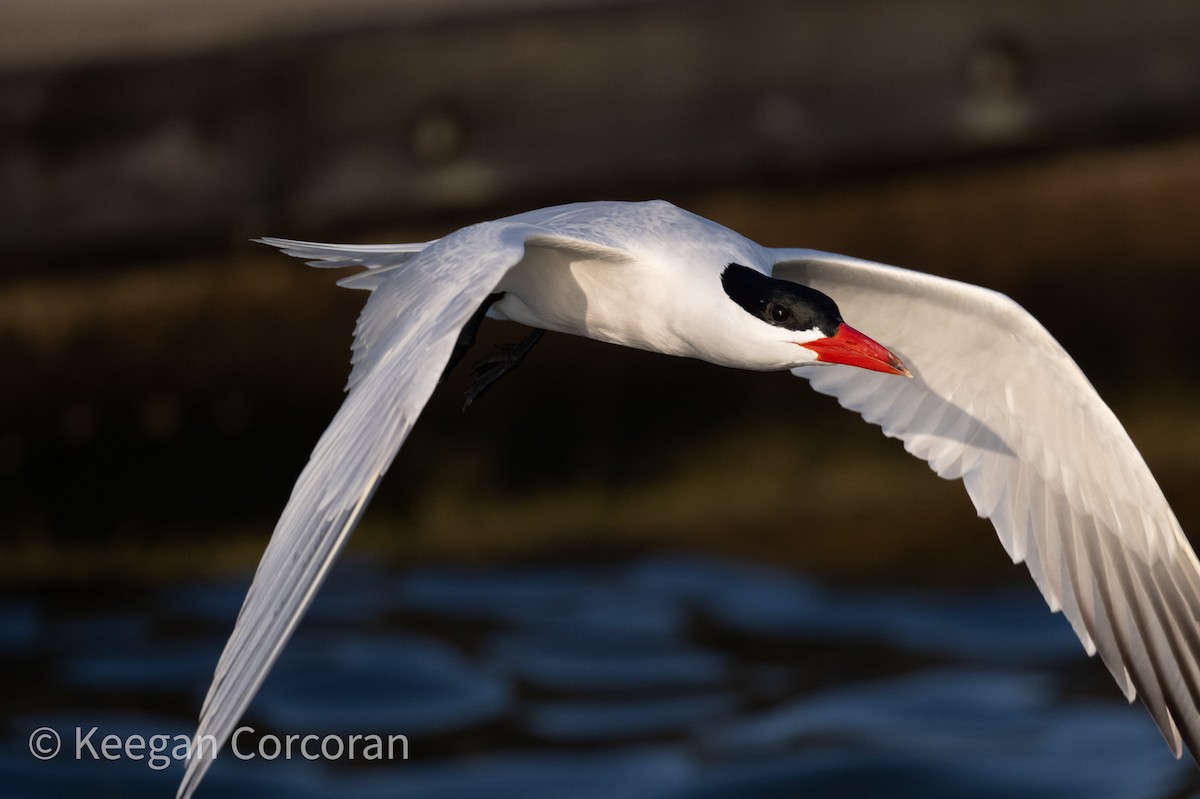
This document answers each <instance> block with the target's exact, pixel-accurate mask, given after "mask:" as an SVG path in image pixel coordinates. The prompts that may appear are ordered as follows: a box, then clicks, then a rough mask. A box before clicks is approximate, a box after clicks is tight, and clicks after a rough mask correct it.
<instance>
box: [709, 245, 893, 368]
mask: <svg viewBox="0 0 1200 799" xmlns="http://www.w3.org/2000/svg"><path fill="white" fill-rule="evenodd" d="M721 286H722V288H724V289H725V293H726V294H727V295H729V298H730V299H731V300H733V301H734V302H735V303H737V305H738V306H740V307H741V309H742V310H743V311H745V312H746V313H748V314H749V315H750V316H752V317H754V318H755V319H757V320H759V321H761V322H763V323H764V324H765V325H767V326H769V328H767V327H764V328H759V329H757V332H758V333H760V334H761V335H763V336H765V337H766V338H768V339H769V340H770V341H772V342H775V341H778V342H781V343H784V344H787V345H792V346H795V347H796V349H795V351H794V352H793V351H791V350H788V351H786V352H787V353H788V356H785V357H789V359H790V361H791V362H790V363H789V364H788V365H789V367H791V366H803V365H805V364H812V363H841V364H847V365H849V366H857V367H859V368H862V369H869V370H871V371H875V372H885V373H887V374H894V375H904V376H906V377H912V374H911V373H910V372H909V371H908V369H907V368H905V366H904V364H903V363H902V362H901V361H900V359H899V358H897V357H896V356H895V355H893V354H892V353H891V352H889V351H888V350H887V348H885V347H884V346H883V345H881V344H879V343H878V342H876V341H875V340H873V339H871V338H869V337H867V336H865V335H863V334H862V333H860V332H858V331H857V330H855V329H854V328H852V327H850V325H848V324H846V323H845V322H844V321H843V320H842V314H841V312H840V311H839V310H838V307H837V304H836V303H835V302H834V301H833V299H832V298H830V297H829V296H828V295H826V294H822V293H821V292H819V291H817V290H816V289H813V288H809V287H808V286H804V285H801V284H799V283H793V282H791V281H788V280H777V279H775V278H772V277H768V276H766V275H764V274H763V273H762V272H759V271H757V270H755V269H751V268H750V267H747V266H742V265H740V264H730V265H729V266H727V267H726V268H725V271H724V272H723V273H722V274H721Z"/></svg>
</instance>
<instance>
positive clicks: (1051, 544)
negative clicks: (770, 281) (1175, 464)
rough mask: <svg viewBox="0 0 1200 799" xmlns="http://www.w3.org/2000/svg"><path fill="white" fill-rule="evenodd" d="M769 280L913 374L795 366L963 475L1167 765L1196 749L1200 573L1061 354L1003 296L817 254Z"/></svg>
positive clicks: (786, 264)
mask: <svg viewBox="0 0 1200 799" xmlns="http://www.w3.org/2000/svg"><path fill="white" fill-rule="evenodd" d="M772 254H773V255H774V257H775V259H776V264H775V267H774V274H775V276H776V277H778V278H781V279H785V280H794V281H797V282H800V283H804V284H806V285H809V286H812V287H813V288H816V289H818V290H820V291H823V292H825V293H826V294H828V295H829V296H831V297H832V298H833V299H834V301H835V302H837V303H838V306H839V308H840V309H841V311H842V315H843V317H844V318H845V319H846V321H847V322H848V323H849V324H850V325H851V326H853V327H856V328H858V329H859V330H862V331H863V332H864V333H866V334H867V335H868V336H871V337H872V338H875V339H876V340H878V341H879V342H880V343H881V344H883V345H884V346H885V347H888V348H889V349H891V350H893V351H894V352H895V353H896V354H897V355H899V356H900V358H901V360H903V361H904V363H905V365H906V366H908V368H909V369H910V370H911V371H912V373H913V375H914V379H912V380H907V379H904V378H898V377H894V376H888V375H883V374H879V373H876V372H867V371H863V370H861V369H854V368H851V367H844V366H817V367H801V368H799V369H795V370H793V371H794V373H795V374H797V375H799V376H801V377H805V378H807V379H808V380H809V381H810V383H811V384H812V386H813V388H815V389H816V390H817V391H820V392H822V393H824V394H830V395H832V396H834V397H837V399H838V401H839V402H840V403H841V404H842V405H843V406H844V407H846V408H849V409H851V410H854V411H857V412H859V413H861V414H862V416H863V418H864V419H866V420H867V421H868V422H871V423H873V424H877V425H879V426H880V427H882V428H883V432H884V433H885V434H886V435H888V436H892V437H895V438H899V439H901V440H903V442H904V446H905V449H907V450H908V451H909V452H910V453H912V454H913V455H916V456H917V457H919V458H922V459H924V460H926V461H928V462H929V464H930V466H931V467H932V468H933V470H934V471H935V472H937V473H938V475H939V476H941V477H944V478H947V479H952V478H962V480H963V482H964V483H965V484H966V488H967V492H968V493H969V494H970V496H971V500H972V501H973V502H974V503H975V508H976V510H977V511H978V512H979V515H980V516H981V517H987V518H990V519H991V520H992V523H993V524H994V525H995V527H996V532H997V533H999V535H1000V540H1001V542H1003V544H1004V547H1005V549H1006V550H1007V551H1008V554H1009V555H1010V556H1011V557H1012V559H1013V561H1014V562H1021V561H1024V562H1025V564H1026V565H1027V566H1028V567H1029V571H1030V573H1031V574H1032V575H1033V579H1034V580H1035V581H1036V583H1037V585H1038V587H1039V588H1040V589H1041V591H1042V594H1043V595H1044V596H1045V597H1046V601H1047V602H1048V603H1049V605H1050V607H1051V609H1052V610H1056V611H1058V610H1061V611H1062V612H1063V613H1064V614H1065V615H1066V617H1067V618H1068V619H1070V621H1071V624H1072V626H1073V627H1074V629H1075V632H1076V633H1077V634H1078V635H1079V638H1080V640H1082V641H1083V644H1084V646H1085V647H1086V648H1087V651H1088V653H1089V654H1094V653H1095V652H1097V651H1099V653H1100V656H1101V658H1102V659H1103V660H1104V663H1105V664H1106V665H1107V666H1108V669H1109V671H1111V672H1112V674H1113V676H1114V677H1115V678H1116V680H1117V683H1118V684H1119V685H1120V686H1121V689H1122V690H1123V691H1124V692H1125V695H1126V697H1128V699H1129V700H1130V701H1133V697H1134V696H1135V695H1137V694H1140V695H1141V697H1142V701H1143V702H1144V703H1145V704H1146V707H1147V708H1148V709H1149V711H1150V713H1151V714H1152V715H1153V716H1154V719H1155V721H1156V722H1157V723H1158V726H1159V729H1160V730H1162V733H1163V736H1164V737H1165V738H1166V740H1167V743H1168V745H1169V746H1170V747H1171V750H1172V752H1174V753H1175V756H1176V757H1178V756H1179V755H1180V752H1181V747H1180V743H1181V738H1182V741H1183V742H1185V743H1186V744H1187V746H1188V748H1189V749H1190V750H1191V751H1192V753H1193V754H1194V755H1200V748H1198V747H1197V744H1198V743H1200V711H1198V709H1197V705H1198V701H1200V667H1198V666H1197V663H1198V660H1200V630H1198V628H1197V614H1200V565H1198V564H1197V561H1196V556H1195V554H1194V553H1193V552H1192V549H1191V547H1190V546H1189V544H1188V541H1187V539H1186V538H1185V536H1184V534H1183V531H1182V530H1181V529H1180V527H1179V523H1178V521H1176V519H1175V515H1174V514H1173V513H1172V512H1171V508H1170V507H1169V506H1168V505H1167V501H1166V499H1165V498H1164V497H1163V494H1162V491H1161V490H1160V489H1159V487H1158V484H1157V483H1155V481H1154V478H1153V477H1152V476H1151V474H1150V470H1149V469H1148V468H1147V466H1146V463H1145V461H1144V460H1143V459H1142V457H1141V455H1140V454H1139V453H1138V451H1137V449H1136V448H1135V447H1134V445H1133V442H1132V441H1130V440H1129V436H1128V435H1127V434H1126V433H1125V430H1124V428H1122V426H1121V424H1120V422H1118V421H1117V419H1116V417H1115V416H1114V415H1113V414H1112V412H1111V411H1110V410H1109V409H1108V406H1106V405H1105V404H1104V402H1103V401H1102V400H1101V399H1100V397H1099V396H1098V395H1097V394H1096V392H1095V390H1094V389H1093V388H1092V386H1091V384H1090V383H1089V382H1088V381H1087V378H1085V377H1084V375H1083V373H1082V372H1081V371H1080V370H1079V368H1078V367H1077V366H1076V365H1075V363H1074V361H1072V360H1071V358H1070V356H1068V355H1067V353H1066V352H1065V351H1064V350H1063V349H1062V347H1060V346H1059V345H1058V343H1057V342H1056V341H1055V340H1054V339H1053V338H1052V337H1051V336H1050V334H1049V333H1048V332H1046V330H1045V329H1044V328H1043V327H1042V326H1041V325H1040V324H1039V323H1038V322H1037V320H1035V319H1034V318H1033V317H1032V316H1030V315H1029V314H1028V313H1027V312H1026V311H1024V310H1023V309H1022V308H1021V307H1020V306H1018V305H1017V304H1016V303H1014V302H1013V301H1012V300H1010V299H1008V298H1007V297H1005V296H1003V295H1001V294H997V293H995V292H992V291H989V290H987V289H982V288H979V287H976V286H970V285H967V284H963V283H958V282H955V281H951V280H946V279H942V278H937V277H933V276H930V275H925V274H920V273H917V272H910V271H908V270H904V269H898V268H896V267H888V266H882V265H879V264H872V263H869V262H866V261H859V260H856V259H852V258H846V257H843V256H839V255H831V254H828V253H820V252H815V251H812V250H774V251H772Z"/></svg>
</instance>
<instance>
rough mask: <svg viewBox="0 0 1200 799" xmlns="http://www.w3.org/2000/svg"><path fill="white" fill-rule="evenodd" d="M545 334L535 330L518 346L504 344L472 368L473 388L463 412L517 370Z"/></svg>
mask: <svg viewBox="0 0 1200 799" xmlns="http://www.w3.org/2000/svg"><path fill="white" fill-rule="evenodd" d="M545 332H546V331H545V330H534V331H533V332H532V333H530V334H529V335H528V336H526V337H525V338H523V339H521V340H520V341H518V342H517V343H516V344H502V345H501V346H500V350H499V352H496V353H495V354H493V355H489V356H487V357H486V358H484V359H483V360H481V361H479V363H477V364H475V365H474V366H472V367H471V388H470V389H468V390H467V398H466V401H465V402H464V403H463V410H464V411H465V410H466V409H467V408H469V407H471V403H473V402H474V401H475V400H477V399H479V398H480V397H481V396H482V395H483V392H485V391H487V390H488V389H489V388H491V387H492V386H493V385H494V384H495V382H496V381H497V380H499V379H500V378H502V377H504V376H505V375H506V374H508V373H509V372H511V371H512V370H513V369H516V368H517V366H518V365H519V364H520V363H521V360H522V359H524V357H525V356H526V355H528V354H529V351H530V350H531V349H533V345H534V344H537V343H538V340H539V339H541V337H542V335H543V334H544V333H545Z"/></svg>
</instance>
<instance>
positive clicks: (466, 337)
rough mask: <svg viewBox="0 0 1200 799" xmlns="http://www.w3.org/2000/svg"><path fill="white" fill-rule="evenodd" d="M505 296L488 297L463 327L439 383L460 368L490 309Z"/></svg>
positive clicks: (492, 295)
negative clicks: (456, 368)
mask: <svg viewBox="0 0 1200 799" xmlns="http://www.w3.org/2000/svg"><path fill="white" fill-rule="evenodd" d="M503 296H504V292H503V291H499V292H496V293H495V294H489V295H487V299H485V300H484V301H483V303H482V304H481V305H480V306H479V307H478V308H477V309H475V313H473V314H471V318H470V319H468V320H467V323H466V324H465V325H463V329H462V330H461V331H459V333H458V341H456V342H454V349H453V350H451V352H450V360H449V361H447V362H446V368H445V369H443V370H442V376H441V377H439V378H438V382H439V383H441V382H442V381H443V380H445V379H446V375H448V374H450V372H451V370H453V369H454V367H456V366H458V364H459V362H460V361H461V360H462V359H463V356H464V355H466V354H467V350H469V349H471V345H473V344H474V343H475V334H476V333H478V332H479V326H480V325H481V324H483V317H485V316H487V312H488V309H489V308H491V307H492V305H494V304H495V303H496V301H497V300H499V299H500V298H501V297H503Z"/></svg>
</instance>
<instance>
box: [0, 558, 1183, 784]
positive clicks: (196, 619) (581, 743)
mask: <svg viewBox="0 0 1200 799" xmlns="http://www.w3.org/2000/svg"><path fill="white" fill-rule="evenodd" d="M245 588H246V582H245V581H240V580H239V581H234V580H230V581H225V582H211V583H203V584H187V585H180V586H177V587H174V588H171V589H167V590H163V591H161V592H151V591H128V592H121V593H120V595H119V596H112V595H110V594H111V592H97V593H104V595H90V594H89V593H88V592H85V591H80V592H77V594H75V595H71V596H63V595H51V596H47V595H45V594H44V593H42V594H29V595H11V594H10V595H9V596H7V597H5V598H3V599H0V663H3V665H4V673H5V675H6V683H7V686H6V691H7V692H8V701H7V702H6V706H5V707H4V708H3V722H4V726H3V741H2V744H3V745H2V746H0V797H35V796H36V797H40V796H75V795H79V796H113V797H141V796H147V797H149V796H161V797H166V796H171V795H173V792H174V787H175V785H176V783H177V782H178V780H179V777H180V774H181V773H182V767H181V764H180V763H178V762H175V761H173V760H171V759H170V758H167V757H165V756H164V757H162V758H161V759H159V760H158V761H157V762H158V764H159V765H166V764H169V765H166V767H165V768H152V767H151V766H150V758H149V749H148V748H142V749H138V748H137V747H136V743H135V744H134V746H133V748H132V749H129V748H119V749H110V750H108V751H109V752H111V753H112V754H115V755H116V757H115V758H114V759H106V758H105V756H104V751H103V750H101V749H100V748H99V744H100V742H101V740H102V739H103V738H104V736H106V735H108V736H113V739H114V740H115V741H117V742H119V743H120V744H121V746H122V747H125V746H126V745H127V742H129V741H130V740H135V741H136V740H145V741H147V742H149V741H150V739H151V737H152V736H155V735H159V736H163V737H162V738H161V739H160V740H162V741H171V742H174V741H176V740H183V739H182V738H179V739H175V738H172V737H170V736H176V735H179V736H183V735H186V734H188V733H190V732H191V731H192V724H193V719H194V717H195V714H196V712H197V710H198V707H199V703H200V701H201V699H202V697H203V694H204V691H205V690H206V689H207V686H208V682H209V679H210V677H211V674H212V668H213V665H214V664H215V661H216V658H217V656H218V654H219V653H220V649H221V647H222V645H223V643H224V639H225V636H226V635H227V634H228V632H229V629H230V628H231V625H232V622H233V619H234V617H235V616H236V614H237V610H238V607H239V605H240V603H241V600H242V596H243V594H244V592H245ZM244 723H245V724H247V725H249V726H251V727H253V728H254V730H255V731H256V732H257V734H260V735H265V736H266V737H267V739H271V740H275V741H282V740H284V739H286V736H287V735H289V734H293V735H305V734H310V733H311V734H313V735H317V736H320V738H321V739H322V740H325V739H328V740H329V741H330V747H331V748H330V755H331V756H328V757H326V756H317V757H315V759H307V758H305V757H303V756H301V755H300V753H299V752H296V753H295V754H294V756H293V757H291V758H290V759H289V758H287V757H284V756H282V755H276V756H272V754H273V753H272V752H271V751H269V749H270V748H269V747H268V751H267V752H266V754H263V753H261V752H257V751H256V750H255V745H256V744H255V742H254V739H253V737H252V736H251V737H247V738H246V740H245V742H244V743H243V744H242V746H241V752H242V754H250V755H253V756H252V757H249V758H248V759H240V758H238V757H236V756H234V754H233V753H232V752H231V751H229V750H224V751H222V752H221V753H220V755H219V756H218V760H217V763H216V764H215V766H214V767H213V769H212V771H211V772H210V773H209V775H208V777H207V778H206V779H205V782H204V784H203V786H202V788H201V791H200V796H201V797H204V796H281V797H283V796H286V797H341V796H345V797H420V798H421V799H435V798H436V799H458V798H460V797H461V798H463V799H465V798H466V797H481V796H487V797H501V798H502V799H503V798H505V797H512V799H518V797H519V798H521V799H530V798H533V799H538V798H540V797H547V798H549V797H585V798H587V797H597V798H599V797H638V798H643V799H701V797H704V798H705V799H724V798H725V797H747V796H750V797H795V796H805V797H826V796H838V797H842V796H845V797H889V799H896V798H897V797H922V798H923V799H930V798H933V797H968V796H969V797H985V798H987V797H1022V798H1023V799H1030V798H1032V799H1039V798H1040V797H1045V798H1046V799H1050V798H1051V797H1053V799H1064V798H1069V797H1079V798H1080V799H1133V798H1134V797H1139V798H1144V799H1167V798H1168V797H1182V796H1200V778H1198V775H1200V771H1198V770H1197V768H1196V767H1195V765H1193V764H1192V762H1191V761H1190V760H1188V759H1187V758H1186V756H1185V759H1184V760H1183V761H1181V762H1179V761H1175V760H1174V759H1173V758H1172V757H1171V756H1170V754H1169V752H1168V750H1167V748H1166V746H1165V745H1164V744H1163V742H1162V739H1161V737H1160V736H1159V734H1158V732H1157V730H1156V729H1155V727H1154V725H1153V723H1152V722H1151V720H1150V718H1149V716H1148V715H1147V714H1146V713H1145V712H1144V710H1143V709H1142V708H1141V707H1140V706H1138V705H1135V706H1133V707H1129V706H1127V705H1126V704H1125V702H1124V700H1123V699H1122V698H1121V697H1120V695H1119V693H1118V691H1117V689H1116V687H1115V685H1114V684H1113V683H1112V681H1111V680H1110V679H1109V678H1108V675H1107V674H1106V673H1105V672H1104V670H1103V667H1101V666H1100V665H1099V664H1097V663H1096V662H1095V661H1089V660H1088V659H1087V658H1086V657H1085V655H1084V653H1083V650H1082V648H1081V647H1080V646H1079V644H1078V643H1077V642H1076V640H1075V638H1074V636H1073V635H1072V634H1071V632H1070V629H1069V627H1068V625H1067V624H1066V623H1065V622H1064V621H1063V620H1062V618H1061V617H1058V616H1053V615H1051V614H1050V613H1049V612H1048V611H1047V610H1046V607H1045V604H1044V603H1043V602H1042V600H1041V599H1040V598H1039V597H1038V595H1037V594H1036V592H1035V591H1034V589H1033V588H1032V587H1028V588H1024V587H1021V588H1003V589H987V590H975V591H954V592H947V591H916V590H910V591H895V590H854V591H849V590H836V589H833V588H830V587H826V586H822V585H820V584H818V583H815V582H813V581H811V580H807V579H805V578H803V577H800V576H797V575H795V574H791V573H788V572H785V571H781V570H775V569H769V568H764V567H758V566H747V565H742V564H735V563H729V562H723V561H718V560H713V559H707V558H698V557H683V556H678V557H666V556H657V557H647V558H642V559H637V560H630V561H624V562H620V563H615V564H614V563H606V564H603V565H582V566H528V567H522V568H514V567H508V568H488V569H462V568H459V569H451V568H445V569H423V570H415V571H405V572H389V571H387V570H384V569H381V568H379V567H376V566H373V565H372V564H370V563H368V562H364V561H354V560H352V559H351V560H346V561H344V562H342V563H340V564H339V565H338V566H337V567H336V569H335V571H334V574H333V576H332V577H331V579H330V581H329V583H328V584H327V585H326V586H325V588H324V589H323V590H322V592H321V594H320V596H319V597H318V600H317V602H316V604H315V605H314V607H313V609H312V612H311V613H310V614H309V617H308V618H307V619H306V621H305V622H304V623H303V624H302V625H301V628H300V630H299V631H298V633H297V635H296V637H295V639H294V640H293V642H292V643H291V644H290V645H289V647H288V648H287V649H286V650H285V652H284V654H283V657H282V658H281V660H280V661H279V663H278V664H277V666H276V667H275V670H274V672H273V673H272V675H271V676H270V677H269V678H268V680H267V682H266V683H265V685H264V686H263V689H262V691H261V692H260V694H259V695H258V697H257V698H256V700H255V701H254V703H253V705H252V706H251V708H250V710H249V712H248V713H247V715H246V718H245V722H244ZM93 727H94V728H96V732H95V733H93V734H92V737H91V738H88V740H89V741H91V742H92V745H93V746H94V747H97V748H96V751H97V755H92V754H91V749H88V748H87V747H86V746H82V748H81V747H80V745H79V744H78V743H77V741H78V740H79V739H80V738H82V737H86V735H87V732H88V731H89V730H91V729H92V728H93ZM41 728H50V729H51V730H53V731H54V732H55V733H56V734H57V735H58V736H59V737H60V740H61V742H62V748H61V750H60V751H59V752H58V754H57V755H56V756H55V757H52V758H50V759H47V760H39V759H37V758H35V757H34V756H33V754H32V753H31V751H30V745H31V741H30V738H31V736H32V735H34V734H35V733H36V732H37V731H39V730H40V729H41ZM41 734H44V733H41ZM356 734H357V735H362V736H371V735H375V736H378V738H379V739H380V740H385V739H386V738H387V736H389V735H392V736H394V735H396V734H401V735H403V736H405V739H406V743H407V758H404V756H403V750H396V749H394V750H393V752H392V754H391V757H382V756H376V757H356V758H355V759H353V760H350V759H348V758H347V757H345V756H344V755H343V756H341V757H335V756H332V755H333V754H334V752H333V747H335V746H337V745H341V746H343V747H345V746H347V745H348V744H347V742H348V741H349V740H350V739H351V736H354V735H356ZM137 736H140V739H138V738H137ZM360 740H367V738H365V737H364V738H362V739H360ZM268 742H269V741H268ZM149 746H150V744H149V743H147V744H146V747H149ZM77 749H78V750H79V752H78V755H77V753H76V750H77ZM309 751H310V752H311V751H312V750H309ZM360 752H361V750H360ZM316 754H317V755H320V753H319V752H317V753H316Z"/></svg>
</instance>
